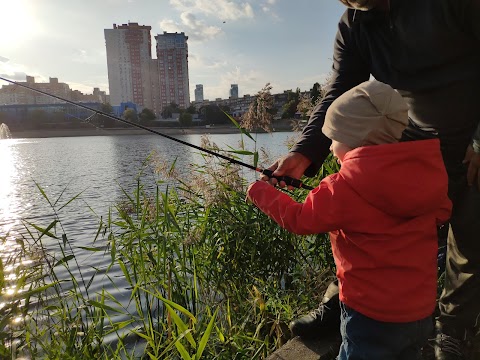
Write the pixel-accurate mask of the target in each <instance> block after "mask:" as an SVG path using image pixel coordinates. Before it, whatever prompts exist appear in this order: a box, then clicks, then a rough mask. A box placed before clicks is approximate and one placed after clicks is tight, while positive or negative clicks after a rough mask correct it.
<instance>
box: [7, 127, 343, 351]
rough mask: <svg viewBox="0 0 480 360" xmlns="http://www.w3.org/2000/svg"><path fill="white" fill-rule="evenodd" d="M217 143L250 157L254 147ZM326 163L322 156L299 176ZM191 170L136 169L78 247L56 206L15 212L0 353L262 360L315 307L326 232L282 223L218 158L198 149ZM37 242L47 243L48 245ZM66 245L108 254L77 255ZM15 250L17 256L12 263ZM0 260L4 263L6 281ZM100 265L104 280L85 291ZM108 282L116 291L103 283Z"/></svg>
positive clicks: (325, 271)
mask: <svg viewBox="0 0 480 360" xmlns="http://www.w3.org/2000/svg"><path fill="white" fill-rule="evenodd" d="M244 135H245V136H246V137H247V138H248V139H250V140H251V141H255V140H254V138H253V137H251V135H250V134H249V133H247V132H245V131H244ZM250 140H249V141H250ZM203 145H205V146H210V147H211V148H213V149H216V150H217V151H220V150H219V149H218V148H216V147H215V145H214V144H208V141H207V142H206V143H205V144H203ZM228 153H229V155H230V156H239V157H245V156H247V157H250V158H251V159H253V162H254V163H255V164H257V162H258V161H259V155H258V152H257V151H256V148H255V150H254V151H251V152H250V151H247V150H245V149H244V148H241V149H239V150H235V149H230V150H229V151H228ZM160 168H161V166H160ZM335 170H336V163H335V162H334V161H333V160H332V159H330V160H329V161H327V162H326V163H325V165H324V167H323V168H322V170H321V172H320V174H319V176H318V177H317V178H315V179H305V181H306V182H307V183H308V184H310V185H315V184H317V183H318V181H319V179H320V178H321V177H323V176H325V175H328V174H330V173H331V172H333V171H335ZM191 173H192V176H191V178H189V179H180V178H176V177H175V175H174V174H175V169H174V165H172V166H170V167H165V166H164V167H163V175H162V178H161V179H160V178H158V179H157V182H156V184H154V186H147V185H146V184H144V183H142V182H141V181H140V180H138V181H137V183H136V186H135V190H134V191H133V193H129V192H128V191H126V190H124V195H125V200H124V201H122V202H121V203H119V204H117V205H116V206H114V207H112V209H111V210H110V212H109V214H108V216H106V217H105V218H102V217H99V224H98V231H97V233H96V236H95V237H94V238H93V239H92V244H91V246H82V247H78V246H77V247H75V246H73V245H72V243H71V241H70V239H69V238H68V236H67V234H66V233H65V230H64V229H63V227H62V222H61V219H60V217H59V216H57V217H56V218H55V219H52V221H51V222H50V223H49V224H46V225H39V224H30V223H25V224H24V226H25V231H24V232H23V235H21V237H19V238H17V239H16V240H17V242H18V243H19V244H21V246H20V247H19V249H20V251H19V252H17V255H15V256H12V257H10V258H6V259H3V260H2V262H0V285H1V297H2V307H1V308H0V324H1V326H0V339H1V340H0V341H1V343H0V357H1V358H2V359H16V358H20V357H24V358H29V359H183V360H188V359H196V360H198V359H201V358H202V359H228V360H231V359H264V358H266V357H267V356H268V355H269V354H270V353H272V352H273V351H274V350H275V349H277V348H278V347H280V346H281V345H282V344H284V343H285V342H286V341H287V340H288V339H289V338H290V334H289V332H288V327H287V324H288V322H289V321H290V320H291V319H292V318H294V317H296V316H297V315H298V314H301V313H304V312H305V311H306V310H308V309H311V308H312V307H313V306H316V304H318V300H319V296H320V294H321V293H322V292H323V289H324V288H325V287H326V285H328V281H329V278H330V277H331V276H332V274H333V272H332V269H333V268H334V264H333V260H332V257H331V253H330V244H329V242H328V239H327V237H326V236H325V235H324V234H320V235H314V236H297V235H294V234H291V233H289V232H287V231H285V230H283V229H281V228H280V227H278V226H277V225H276V224H275V223H274V222H272V221H271V220H270V219H269V218H268V217H267V216H265V215H264V214H263V213H261V212H260V211H258V210H257V209H256V208H255V207H253V206H251V205H249V204H247V203H246V202H245V190H246V186H247V185H248V184H247V182H246V181H245V180H244V179H243V178H242V176H241V173H240V170H239V169H238V168H237V167H236V166H234V165H232V164H229V163H224V162H221V161H217V160H215V159H212V158H210V157H206V158H205V163H204V164H202V165H193V166H192V169H191ZM172 176H173V177H174V178H175V179H168V181H167V178H169V177H172ZM167 183H168V185H167ZM38 190H39V191H40V192H41V193H42V195H43V196H44V198H45V201H48V202H49V204H50V206H51V208H52V209H53V210H54V211H55V213H56V214H58V211H59V210H60V209H61V208H63V207H66V206H72V203H74V202H75V200H76V198H77V197H74V198H72V199H69V200H68V201H66V202H63V203H61V200H60V198H58V199H57V200H56V201H52V200H50V198H49V197H48V196H47V194H46V193H45V192H44V190H43V189H42V188H41V186H40V185H38ZM305 195H306V191H304V190H297V191H295V192H294V193H293V194H292V196H293V197H295V198H297V199H298V200H302V199H303V197H304V196H305ZM79 196H80V195H79ZM45 239H48V241H55V242H56V243H57V248H58V251H57V252H55V254H52V253H49V252H47V251H46V250H45V244H44V241H45ZM4 241H6V239H4ZM80 252H90V253H92V254H96V255H99V254H103V256H105V257H108V258H109V259H110V260H109V262H110V264H109V266H108V268H107V269H99V268H98V267H95V266H94V265H90V266H89V267H85V266H82V265H80V264H79V263H78V260H77V258H78V254H79V253H80ZM26 258H28V259H30V261H33V262H32V263H31V265H30V266H28V267H25V266H23V267H22V266H20V264H22V263H23V262H24V261H25V259H26ZM6 269H15V276H14V277H11V279H12V280H9V279H10V278H9V277H8V272H7V271H6ZM114 273H115V274H117V275H118V274H122V276H121V279H119V278H118V276H113V274H114ZM65 274H66V275H65ZM100 274H101V275H102V278H101V281H103V282H104V286H103V287H102V286H100V287H96V288H95V289H96V290H95V291H93V290H92V289H93V284H97V282H98V281H100V279H99V275H100ZM9 282H14V283H15V284H9ZM118 284H122V285H121V286H122V288H121V289H120V290H121V291H122V293H124V294H128V301H127V302H124V301H120V299H117V298H116V297H115V295H114V294H112V293H109V291H108V290H107V289H111V288H112V287H113V288H117V287H118V286H120V285H118ZM124 284H126V285H124ZM11 286H14V287H15V289H16V290H15V292H14V295H11V296H10V297H9V298H7V297H6V294H7V290H8V288H9V287H11ZM98 289H100V290H98Z"/></svg>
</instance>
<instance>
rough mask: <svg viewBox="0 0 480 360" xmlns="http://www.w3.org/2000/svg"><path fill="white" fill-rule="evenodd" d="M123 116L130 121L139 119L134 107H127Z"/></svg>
mask: <svg viewBox="0 0 480 360" xmlns="http://www.w3.org/2000/svg"><path fill="white" fill-rule="evenodd" d="M123 118H124V119H125V120H128V121H134V122H135V121H138V114H137V112H136V111H135V110H133V109H127V110H125V111H124V113H123Z"/></svg>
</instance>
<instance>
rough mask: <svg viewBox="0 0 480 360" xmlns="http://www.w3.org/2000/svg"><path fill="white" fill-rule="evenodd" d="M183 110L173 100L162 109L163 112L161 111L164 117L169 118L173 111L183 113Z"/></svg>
mask: <svg viewBox="0 0 480 360" xmlns="http://www.w3.org/2000/svg"><path fill="white" fill-rule="evenodd" d="M181 112H182V110H181V109H180V107H179V106H178V105H177V104H176V103H175V102H171V103H170V105H167V106H165V107H164V108H163V109H162V112H161V113H160V115H161V116H162V118H164V119H168V118H171V117H172V114H173V113H181Z"/></svg>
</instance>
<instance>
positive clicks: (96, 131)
mask: <svg viewBox="0 0 480 360" xmlns="http://www.w3.org/2000/svg"><path fill="white" fill-rule="evenodd" d="M290 122H291V120H281V121H277V122H275V124H274V126H273V128H274V131H275V132H278V131H292V126H291V123H290ZM150 129H152V130H155V131H157V132H159V133H162V134H166V135H191V134H195V135H202V134H235V133H238V132H239V130H238V129H237V128H236V127H235V126H232V125H214V126H209V127H206V126H195V127H185V128H181V127H151V128H150ZM258 132H264V131H263V130H261V129H259V130H258ZM145 134H150V132H148V131H147V130H143V129H139V128H135V127H130V128H107V129H103V128H95V127H92V128H87V129H41V130H27V131H11V135H12V138H14V139H25V138H50V137H76V136H107V135H145Z"/></svg>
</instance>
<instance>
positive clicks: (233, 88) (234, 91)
mask: <svg viewBox="0 0 480 360" xmlns="http://www.w3.org/2000/svg"><path fill="white" fill-rule="evenodd" d="M230 99H238V84H231V85H230Z"/></svg>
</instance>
